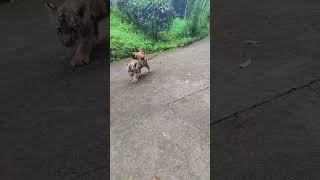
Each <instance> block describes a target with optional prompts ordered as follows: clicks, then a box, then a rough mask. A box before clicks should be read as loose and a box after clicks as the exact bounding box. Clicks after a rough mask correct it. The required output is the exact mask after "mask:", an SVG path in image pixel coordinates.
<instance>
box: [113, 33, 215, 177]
mask: <svg viewBox="0 0 320 180" xmlns="http://www.w3.org/2000/svg"><path fill="white" fill-rule="evenodd" d="M149 63H150V68H151V72H149V73H148V72H147V69H143V75H142V76H141V78H140V80H139V82H138V83H134V84H131V82H130V78H129V76H128V73H127V71H126V69H125V66H124V64H123V62H115V63H113V64H111V67H110V76H111V78H110V96H111V101H110V115H111V118H110V125H111V126H110V137H111V141H110V147H111V152H110V167H111V169H110V171H111V176H110V177H111V179H112V180H122V179H128V178H129V179H130V178H132V179H139V180H144V179H152V178H153V177H154V176H157V177H159V178H160V179H209V174H210V172H209V170H210V168H209V167H210V164H209V160H210V155H209V153H210V149H209V148H210V130H209V128H210V87H209V84H210V38H209V37H206V38H204V39H202V40H200V41H198V42H196V43H194V44H192V45H190V46H187V47H185V48H182V49H176V50H173V51H169V52H165V53H161V54H160V55H158V56H156V57H155V58H153V59H152V60H150V61H149Z"/></svg>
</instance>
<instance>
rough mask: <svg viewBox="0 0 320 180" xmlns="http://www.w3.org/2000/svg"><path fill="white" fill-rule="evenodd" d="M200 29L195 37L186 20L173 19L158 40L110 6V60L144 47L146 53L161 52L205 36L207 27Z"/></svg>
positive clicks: (118, 58)
mask: <svg viewBox="0 0 320 180" xmlns="http://www.w3.org/2000/svg"><path fill="white" fill-rule="evenodd" d="M202 28H203V29H201V33H200V34H199V35H198V36H197V37H192V36H191V33H190V30H189V23H188V22H187V21H186V20H183V19H179V18H176V19H174V21H173V23H172V26H171V28H170V29H169V30H168V31H164V32H160V33H159V40H158V41H155V40H153V39H152V38H151V37H150V36H149V35H147V34H145V33H144V32H143V31H141V30H140V29H139V28H138V27H137V26H135V25H134V24H133V23H130V22H129V20H128V18H127V17H126V16H125V15H124V14H123V13H122V12H121V11H120V10H119V9H118V8H116V7H112V8H111V15H110V50H111V57H110V59H111V61H117V60H120V59H123V58H127V57H130V54H131V53H132V52H134V51H137V50H138V49H140V48H142V47H144V48H146V49H147V51H148V53H155V52H162V51H166V50H169V49H172V48H176V47H179V46H184V45H186V44H190V43H191V42H194V41H197V40H199V39H200V38H202V37H204V36H207V35H208V33H209V29H208V28H204V27H202Z"/></svg>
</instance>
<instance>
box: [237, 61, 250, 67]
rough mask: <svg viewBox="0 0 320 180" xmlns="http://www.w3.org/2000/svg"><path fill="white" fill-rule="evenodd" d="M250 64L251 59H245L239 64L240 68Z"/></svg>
mask: <svg viewBox="0 0 320 180" xmlns="http://www.w3.org/2000/svg"><path fill="white" fill-rule="evenodd" d="M250 64H251V59H248V60H247V61H245V62H243V63H241V64H239V66H240V68H245V67H248V66H249V65H250Z"/></svg>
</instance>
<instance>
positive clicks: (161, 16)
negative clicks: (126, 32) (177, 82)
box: [118, 0, 175, 40]
mask: <svg viewBox="0 0 320 180" xmlns="http://www.w3.org/2000/svg"><path fill="white" fill-rule="evenodd" d="M118 7H119V8H120V9H121V10H122V11H123V12H124V13H125V14H126V15H127V16H128V17H129V18H130V20H131V21H132V22H134V23H135V24H136V25H137V26H138V27H140V29H142V30H143V31H145V32H147V33H149V34H151V35H152V36H153V37H154V38H155V39H156V40H157V39H158V33H159V32H160V31H164V30H167V29H169V27H170V25H171V23H172V20H173V19H174V17H175V11H174V8H173V6H172V4H171V0H119V1H118Z"/></svg>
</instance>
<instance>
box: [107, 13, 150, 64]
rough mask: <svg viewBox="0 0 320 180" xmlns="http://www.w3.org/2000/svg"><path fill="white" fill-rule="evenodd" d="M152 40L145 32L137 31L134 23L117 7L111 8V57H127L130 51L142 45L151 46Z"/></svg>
mask: <svg viewBox="0 0 320 180" xmlns="http://www.w3.org/2000/svg"><path fill="white" fill-rule="evenodd" d="M151 45H152V41H151V40H150V39H148V38H147V37H146V36H145V35H144V33H143V32H141V31H137V28H136V27H135V25H133V24H129V23H128V19H127V17H126V16H125V15H123V14H122V12H121V11H120V10H119V9H117V8H112V9H111V14H110V50H111V59H112V61H113V60H116V59H119V58H126V57H128V56H129V55H130V53H129V52H134V51H136V50H137V49H139V48H141V47H146V48H148V47H150V46H151Z"/></svg>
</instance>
